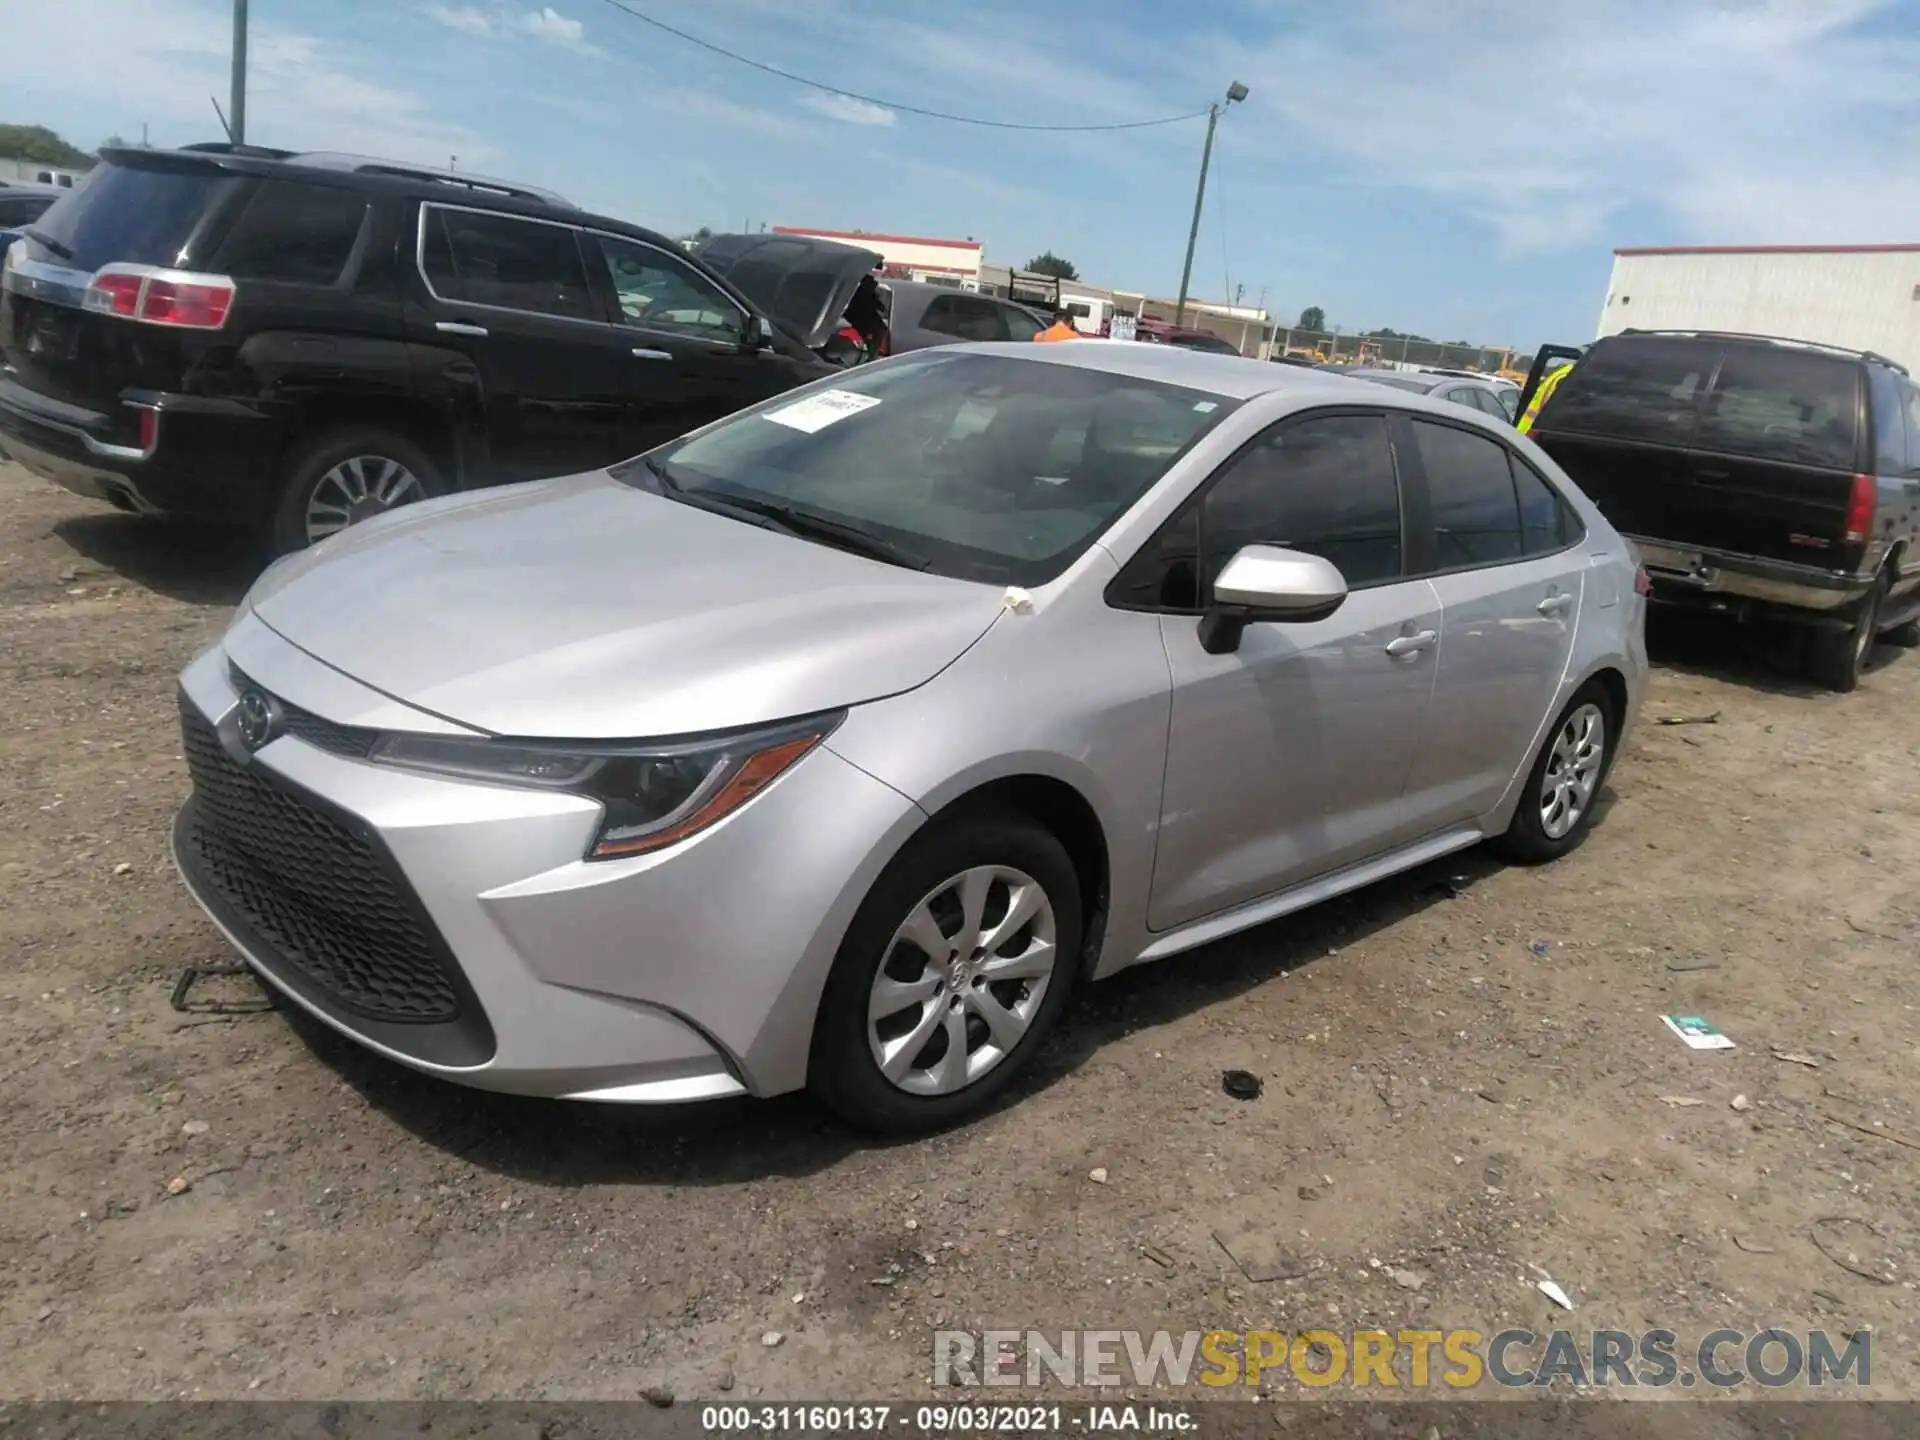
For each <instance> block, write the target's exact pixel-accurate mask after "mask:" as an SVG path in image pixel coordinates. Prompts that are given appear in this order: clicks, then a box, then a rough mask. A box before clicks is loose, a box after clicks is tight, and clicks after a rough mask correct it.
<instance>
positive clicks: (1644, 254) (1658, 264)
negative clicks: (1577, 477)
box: [1600, 245, 1920, 372]
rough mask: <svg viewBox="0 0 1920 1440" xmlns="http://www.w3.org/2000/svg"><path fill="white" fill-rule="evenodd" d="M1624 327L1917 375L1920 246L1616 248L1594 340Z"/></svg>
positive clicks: (1919, 351) (1919, 348) (1919, 323)
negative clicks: (1895, 365)
mask: <svg viewBox="0 0 1920 1440" xmlns="http://www.w3.org/2000/svg"><path fill="white" fill-rule="evenodd" d="M1626 329H1635V330H1687V329H1695V330H1737V331H1744V332H1746V333H1748V334H1754V335H1778V336H1783V337H1786V338H1788V339H1793V340H1816V341H1819V342H1821V343H1823V344H1827V345H1841V346H1845V347H1846V348H1847V349H1849V350H1873V351H1877V352H1878V353H1879V354H1882V355H1885V356H1887V357H1888V358H1890V359H1893V360H1897V361H1899V362H1900V363H1901V364H1902V365H1905V366H1906V367H1907V368H1908V369H1910V370H1914V371H1916V372H1920V245H1699V246H1672V247H1661V248H1647V249H1622V250H1615V251H1614V252H1613V279H1612V281H1611V282H1610V283H1609V284H1608V286H1607V302H1606V304H1605V306H1603V307H1602V309H1601V312H1600V334H1602V335H1612V334H1615V333H1617V332H1618V331H1621V330H1626Z"/></svg>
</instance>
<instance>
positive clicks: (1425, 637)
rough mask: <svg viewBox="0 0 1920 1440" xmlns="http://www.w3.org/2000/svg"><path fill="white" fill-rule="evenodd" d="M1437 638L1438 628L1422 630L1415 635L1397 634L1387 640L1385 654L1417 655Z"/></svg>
mask: <svg viewBox="0 0 1920 1440" xmlns="http://www.w3.org/2000/svg"><path fill="white" fill-rule="evenodd" d="M1439 638H1440V632H1439V631H1438V630H1422V631H1421V632H1420V633H1419V634H1417V635H1399V636H1396V637H1395V638H1393V639H1392V640H1389V641H1388V642H1387V654H1389V655H1418V654H1419V653H1420V652H1421V651H1422V650H1424V649H1426V648H1427V647H1428V646H1429V645H1431V644H1433V642H1434V641H1436V640H1438V639H1439Z"/></svg>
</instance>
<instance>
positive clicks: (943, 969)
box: [808, 812, 1081, 1133]
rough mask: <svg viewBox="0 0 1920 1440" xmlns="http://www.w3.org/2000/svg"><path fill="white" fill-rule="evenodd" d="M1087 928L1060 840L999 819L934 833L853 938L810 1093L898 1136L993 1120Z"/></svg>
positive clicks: (872, 904)
mask: <svg viewBox="0 0 1920 1440" xmlns="http://www.w3.org/2000/svg"><path fill="white" fill-rule="evenodd" d="M1080 929H1081V918H1080V886H1079V881H1078V879H1077V877H1076V875H1075V873H1074V868H1073V862H1072V861H1071V860H1070V859H1069V858H1068V856H1067V852H1066V849H1065V847H1064V846H1062V845H1061V843H1060V841H1059V840H1058V839H1057V838H1055V836H1054V835H1053V834H1052V833H1051V832H1050V831H1048V830H1046V829H1044V828H1043V827H1041V826H1040V825H1038V824H1036V823H1034V822H1033V821H1032V820H1029V819H1027V818H1026V817H1024V816H1020V815H1015V814H1008V813H1004V812H994V813H976V814H973V815H970V816H967V817H965V818H961V819H955V820H951V821H947V822H935V828H934V829H931V830H929V831H927V832H924V833H923V834H922V835H920V836H918V837H916V838H915V839H914V840H913V841H912V842H910V843H909V845H908V846H907V848H906V849H905V850H903V851H902V852H901V853H900V855H899V856H898V857H897V858H896V859H895V860H894V862H893V863H892V864H891V865H889V866H888V867H887V869H886V870H885V871H884V872H883V873H882V874H881V876H880V879H879V880H877V881H876V882H875V883H874V887H873V889H872V891H871V892H870V893H869V894H868V896H867V898H866V901H865V903H863V904H862V905H861V907H860V911H859V913H858V914H857V915H856V916H855V917H854V921H853V924H852V925H851V926H850V927H849V928H848V930H847V937H846V940H845V942H844V943H843V944H842V945H841V947H840V954H839V956H838V958H837V959H836V960H835V961H834V966H833V971H832V973H831V974H830V975H829V976H828V978H827V985H826V989H825V991H824V992H823V993H822V994H821V997H820V1014H819V1017H818V1019H817V1020H816V1021H815V1023H814V1035H813V1056H812V1060H811V1062H810V1064H809V1066H808V1072H809V1073H808V1081H809V1083H810V1084H811V1086H812V1088H813V1090H814V1092H815V1093H816V1094H817V1095H818V1096H819V1097H820V1098H821V1099H822V1100H824V1101H825V1102H826V1103H827V1105H828V1106H829V1107H831V1108H832V1109H833V1110H834V1111H836V1112H837V1113H838V1114H839V1115H840V1116H841V1117H842V1118H843V1119H845V1120H847V1121H849V1122H851V1123H852V1124H855V1125H858V1126H861V1127H863V1128H866V1129H872V1130H882V1131H891V1132H895V1133H904V1132H913V1131H925V1130H932V1129H936V1128H938V1127H940V1126H943V1125H947V1124H950V1123H952V1122H953V1121H956V1120H959V1119H961V1118H963V1117H965V1116H968V1115H972V1114H975V1113H977V1112H979V1111H980V1110H982V1109H984V1108H985V1107H986V1106H987V1105H989V1104H991V1103H992V1101H993V1100H994V1099H995V1098H996V1097H997V1096H998V1095H1000V1093H1001V1092H1002V1091H1004V1090H1005V1089H1006V1088H1007V1086H1008V1085H1010V1084H1012V1083H1013V1081H1014V1079H1015V1077H1016V1076H1018V1074H1019V1073H1020V1071H1021V1070H1023V1069H1024V1068H1025V1067H1026V1065H1027V1064H1028V1062H1029V1061H1031V1060H1032V1058H1033V1055H1034V1052H1035V1051H1036V1050H1037V1049H1038V1048H1039V1046H1040V1044H1041V1042H1042V1040H1043V1039H1044V1037H1045V1036H1046V1033H1047V1032H1048V1031H1049V1030H1051V1029H1052V1028H1053V1026H1054V1023H1055V1022H1056V1021H1057V1020H1058V1019H1059V1017H1060V1012H1061V1011H1062V1010H1063V1009H1064V1008H1065V1006H1066V1003H1067V995H1068V992H1069V991H1070V990H1071V989H1072V986H1073V981H1074V978H1075V975H1076V973H1077V971H1078V969H1079V963H1080Z"/></svg>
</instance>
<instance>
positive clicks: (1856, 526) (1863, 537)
mask: <svg viewBox="0 0 1920 1440" xmlns="http://www.w3.org/2000/svg"><path fill="white" fill-rule="evenodd" d="M1879 503H1880V483H1879V481H1877V480H1875V479H1874V478H1873V476H1871V475H1856V476H1854V477H1853V488H1852V489H1851V490H1849V491H1848V492H1847V521H1846V527H1845V534H1844V536H1843V537H1842V538H1843V539H1844V540H1845V542H1846V543H1847V544H1849V545H1864V544H1866V543H1867V536H1868V535H1869V534H1870V533H1871V532H1872V530H1873V512H1874V508H1875V506H1877V505H1878V504H1879Z"/></svg>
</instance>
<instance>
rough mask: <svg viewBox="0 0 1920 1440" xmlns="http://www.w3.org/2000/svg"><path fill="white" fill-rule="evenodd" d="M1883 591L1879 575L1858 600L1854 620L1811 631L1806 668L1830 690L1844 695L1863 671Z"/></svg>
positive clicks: (1877, 632) (1882, 582) (1884, 584)
mask: <svg viewBox="0 0 1920 1440" xmlns="http://www.w3.org/2000/svg"><path fill="white" fill-rule="evenodd" d="M1886 593H1887V586H1886V580H1885V578H1884V577H1882V578H1881V579H1879V580H1876V581H1875V582H1874V586H1873V589H1871V590H1870V591H1868V592H1867V594H1866V597H1865V598H1864V599H1862V600H1861V601H1860V603H1859V606H1858V607H1857V608H1856V609H1855V610H1854V613H1853V622H1852V623H1851V624H1850V625H1848V626H1847V628H1846V629H1844V630H1816V631H1815V632H1814V634H1813V653H1812V655H1811V656H1810V658H1809V664H1808V668H1809V669H1810V670H1811V671H1812V672H1813V678H1814V679H1816V680H1818V681H1819V682H1820V683H1821V684H1822V685H1825V686H1826V687H1827V688H1828V689H1829V690H1833V691H1837V692H1838V693H1840V694H1842V695H1845V694H1847V693H1848V692H1850V691H1851V690H1852V689H1853V688H1854V687H1855V686H1857V685H1858V684H1859V683H1860V677H1861V676H1862V675H1863V674H1865V673H1866V669H1867V659H1868V657H1869V656H1871V655H1872V654H1873V642H1874V640H1875V638H1876V637H1877V636H1878V634H1879V629H1880V601H1881V598H1882V597H1883V596H1885V594H1886Z"/></svg>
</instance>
